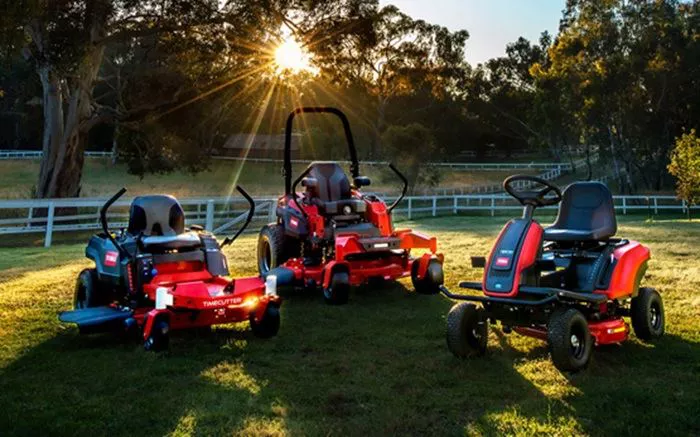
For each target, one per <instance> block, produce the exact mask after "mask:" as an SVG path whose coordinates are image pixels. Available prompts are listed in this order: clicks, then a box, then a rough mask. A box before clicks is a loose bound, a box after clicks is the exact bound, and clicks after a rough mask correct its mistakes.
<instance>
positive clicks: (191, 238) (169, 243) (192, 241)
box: [141, 232, 202, 250]
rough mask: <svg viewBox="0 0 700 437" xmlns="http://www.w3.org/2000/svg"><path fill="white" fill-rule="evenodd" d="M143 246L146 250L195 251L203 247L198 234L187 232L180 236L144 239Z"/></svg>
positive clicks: (155, 236) (160, 236) (142, 240)
mask: <svg viewBox="0 0 700 437" xmlns="http://www.w3.org/2000/svg"><path fill="white" fill-rule="evenodd" d="M141 244H143V248H144V249H145V250H175V249H194V248H197V247H199V246H201V245H202V240H200V238H199V235H197V233H196V232H186V233H184V234H179V235H154V236H151V237H143V238H142V239H141Z"/></svg>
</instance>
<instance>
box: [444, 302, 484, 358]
mask: <svg viewBox="0 0 700 437" xmlns="http://www.w3.org/2000/svg"><path fill="white" fill-rule="evenodd" d="M488 338H489V325H488V320H487V319H486V317H485V314H484V309H483V308H480V307H477V306H476V305H474V304H472V303H466V302H462V303H458V304H456V305H455V306H453V307H452V309H450V312H449V313H448V314H447V347H448V348H449V349H450V352H452V353H453V354H454V355H455V356H457V357H460V358H466V357H468V356H470V355H483V354H484V353H486V347H487V344H488Z"/></svg>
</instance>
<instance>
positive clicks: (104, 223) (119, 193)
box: [100, 187, 129, 258]
mask: <svg viewBox="0 0 700 437" xmlns="http://www.w3.org/2000/svg"><path fill="white" fill-rule="evenodd" d="M124 193H126V188H123V187H122V189H121V190H119V191H117V193H116V194H115V195H114V196H112V197H110V198H109V200H107V201H106V202H105V204H104V205H102V208H100V224H102V230H103V231H104V233H105V235H107V238H109V241H111V242H112V244H114V247H116V248H117V250H118V251H119V254H120V255H122V256H123V257H124V258H128V257H129V252H127V251H126V249H124V248H123V247H122V245H121V244H119V243H118V242H117V239H116V238H114V236H113V235H112V233H111V232H109V226H108V225H107V210H109V207H110V206H112V204H113V203H114V202H116V201H117V200H118V199H119V198H120V197H122V196H123V195H124Z"/></svg>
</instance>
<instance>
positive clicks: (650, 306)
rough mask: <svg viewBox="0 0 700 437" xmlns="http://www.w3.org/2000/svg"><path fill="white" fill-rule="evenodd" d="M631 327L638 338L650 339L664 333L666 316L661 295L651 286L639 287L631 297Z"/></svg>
mask: <svg viewBox="0 0 700 437" xmlns="http://www.w3.org/2000/svg"><path fill="white" fill-rule="evenodd" d="M631 316H632V317H631V318H632V328H634V333H635V335H636V336H637V338H639V339H640V340H643V341H651V340H654V339H656V338H659V337H661V336H662V335H664V331H665V324H666V316H665V314H664V303H663V300H661V295H660V294H659V292H658V291H656V290H654V289H653V288H646V287H645V288H640V289H639V293H638V294H637V296H636V297H633V298H632V308H631Z"/></svg>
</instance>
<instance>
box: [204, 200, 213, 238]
mask: <svg viewBox="0 0 700 437" xmlns="http://www.w3.org/2000/svg"><path fill="white" fill-rule="evenodd" d="M204 228H205V229H206V230H207V232H211V231H212V230H213V229H214V201H213V200H211V199H209V200H207V221H206V226H205V227H204Z"/></svg>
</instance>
